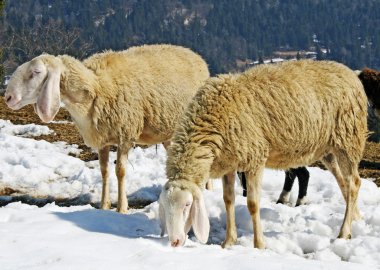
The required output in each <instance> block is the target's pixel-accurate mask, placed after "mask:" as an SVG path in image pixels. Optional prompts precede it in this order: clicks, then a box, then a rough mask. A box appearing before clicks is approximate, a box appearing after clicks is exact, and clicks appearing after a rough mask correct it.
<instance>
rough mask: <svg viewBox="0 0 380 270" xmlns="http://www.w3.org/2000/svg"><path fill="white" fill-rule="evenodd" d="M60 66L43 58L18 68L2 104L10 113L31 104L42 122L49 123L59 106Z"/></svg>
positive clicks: (40, 57) (48, 56)
mask: <svg viewBox="0 0 380 270" xmlns="http://www.w3.org/2000/svg"><path fill="white" fill-rule="evenodd" d="M61 70H62V62H61V60H60V59H59V58H57V57H55V56H52V55H47V54H43V55H40V56H38V57H36V58H34V59H32V60H31V61H29V62H26V63H24V64H22V65H21V66H19V67H18V68H17V69H16V71H15V72H14V73H13V75H12V77H11V79H10V81H9V83H8V86H7V90H6V92H5V96H4V98H5V102H6V104H7V105H8V107H9V108H11V109H12V110H19V109H21V108H22V107H24V106H25V105H28V104H33V105H34V109H35V111H36V113H37V114H38V116H39V117H40V118H41V120H42V121H43V122H50V121H51V120H53V118H54V116H55V115H56V114H57V112H58V110H59V106H60V87H59V86H60V79H61Z"/></svg>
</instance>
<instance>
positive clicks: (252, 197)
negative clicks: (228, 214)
mask: <svg viewBox="0 0 380 270" xmlns="http://www.w3.org/2000/svg"><path fill="white" fill-rule="evenodd" d="M264 168H265V164H264V165H261V166H259V167H258V168H257V169H256V170H255V171H248V172H246V177H247V206H248V210H249V213H250V214H251V217H252V222H253V234H254V240H253V246H254V247H255V248H258V249H264V248H265V243H264V235H263V229H262V226H261V220H260V194H261V179H262V177H263V172H264Z"/></svg>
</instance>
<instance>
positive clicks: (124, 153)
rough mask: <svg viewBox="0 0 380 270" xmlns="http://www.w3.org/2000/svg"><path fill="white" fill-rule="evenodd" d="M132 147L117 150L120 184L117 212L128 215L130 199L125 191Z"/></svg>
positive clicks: (117, 168)
mask: <svg viewBox="0 0 380 270" xmlns="http://www.w3.org/2000/svg"><path fill="white" fill-rule="evenodd" d="M130 148H131V146H130V147H121V146H119V147H118V148H117V161H116V167H115V171H116V176H117V182H118V201H117V212H119V213H121V214H126V213H127V211H128V199H127V194H126V191H125V166H126V163H127V160H128V151H129V149H130Z"/></svg>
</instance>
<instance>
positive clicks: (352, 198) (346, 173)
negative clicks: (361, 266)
mask: <svg viewBox="0 0 380 270" xmlns="http://www.w3.org/2000/svg"><path fill="white" fill-rule="evenodd" d="M336 157H337V161H338V164H339V168H340V170H341V172H342V175H343V179H345V185H346V188H345V191H346V212H345V215H344V220H343V224H342V227H341V229H340V232H339V235H338V238H344V239H350V238H351V233H352V220H353V219H354V214H355V211H356V209H358V208H357V199H358V193H359V188H360V184H361V180H360V177H359V173H358V169H357V166H358V164H355V163H354V162H353V161H351V160H350V158H349V157H348V155H347V153H346V152H345V151H339V152H338V153H337V155H336Z"/></svg>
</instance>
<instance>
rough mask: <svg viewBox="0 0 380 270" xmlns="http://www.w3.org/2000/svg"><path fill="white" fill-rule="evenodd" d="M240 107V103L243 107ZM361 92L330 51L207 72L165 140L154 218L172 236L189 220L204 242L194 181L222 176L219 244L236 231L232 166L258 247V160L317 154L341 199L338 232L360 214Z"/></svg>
mask: <svg viewBox="0 0 380 270" xmlns="http://www.w3.org/2000/svg"><path fill="white" fill-rule="evenodd" d="M242 108H243V109H242ZM366 118H367V97H366V96H365V93H364V90H363V86H362V84H361V83H360V80H359V79H358V77H357V76H356V75H355V73H354V72H353V71H351V70H350V69H349V68H347V67H345V66H344V65H341V64H338V63H335V62H329V61H320V62H319V61H315V62H314V61H307V60H303V61H295V62H286V63H283V64H278V65H262V66H258V67H254V68H252V69H250V70H248V71H246V72H244V73H242V74H237V75H221V76H218V77H216V78H210V79H209V80H207V82H206V83H205V85H204V86H203V87H201V88H200V90H199V91H198V92H197V94H196V96H195V97H194V98H193V100H192V102H191V103H190V104H189V106H188V108H187V110H186V112H185V114H184V116H183V119H182V120H181V122H180V124H179V125H178V126H177V129H176V132H175V134H174V135H173V139H172V144H171V146H170V147H169V152H168V160H167V168H166V170H167V176H168V179H169V180H168V182H167V183H166V184H165V186H164V187H163V190H162V192H161V195H160V200H159V201H160V219H161V224H162V226H163V229H164V230H167V232H168V235H169V241H170V242H171V244H172V246H180V245H183V244H184V242H185V239H186V236H185V235H186V233H187V232H188V230H189V229H190V227H191V226H192V227H193V231H194V233H195V235H196V237H197V238H198V239H199V240H200V241H201V242H203V243H205V242H206V241H207V239H208V235H209V229H210V225H209V220H208V215H207V211H206V208H205V203H204V199H203V195H202V191H201V188H202V187H203V181H204V180H205V179H207V178H209V177H211V178H216V177H221V176H223V175H224V176H223V199H224V202H225V206H226V214H227V230H226V238H225V240H224V242H223V243H222V246H223V247H226V246H230V245H233V244H234V243H235V242H236V239H237V233H236V225H235V213H234V211H235V209H234V200H235V194H234V182H235V174H234V171H236V170H238V171H243V172H245V173H246V176H247V188H248V189H247V203H248V210H249V212H250V214H251V217H252V221H253V231H254V246H255V247H256V248H264V237H263V232H262V227H261V222H260V203H259V202H260V186H261V178H262V175H263V171H264V168H265V167H269V168H275V169H287V168H296V167H300V166H305V165H308V164H311V163H312V162H314V161H317V160H322V161H323V162H324V163H325V164H326V166H327V168H328V169H329V170H330V171H331V172H332V173H333V174H334V176H335V177H336V179H337V181H338V184H339V186H340V188H341V190H342V194H343V197H344V198H345V201H346V213H345V217H344V221H343V225H342V227H341V229H340V233H339V236H338V237H340V238H345V239H348V238H350V237H351V228H352V226H351V223H352V220H356V219H358V218H360V213H359V210H358V208H357V194H358V190H359V187H360V177H359V174H358V170H357V167H358V163H359V161H360V159H361V157H362V153H363V150H364V145H365V141H366V137H367V133H368V132H367V121H366Z"/></svg>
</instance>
